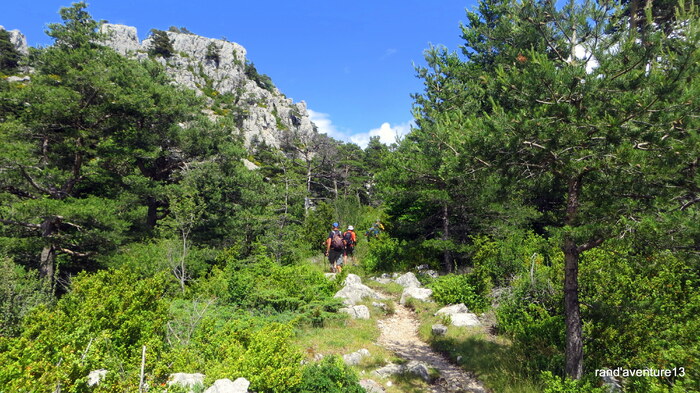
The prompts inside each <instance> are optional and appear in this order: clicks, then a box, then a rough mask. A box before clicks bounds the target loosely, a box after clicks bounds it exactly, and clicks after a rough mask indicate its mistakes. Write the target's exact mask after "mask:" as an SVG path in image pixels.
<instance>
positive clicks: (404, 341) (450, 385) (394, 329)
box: [377, 303, 488, 393]
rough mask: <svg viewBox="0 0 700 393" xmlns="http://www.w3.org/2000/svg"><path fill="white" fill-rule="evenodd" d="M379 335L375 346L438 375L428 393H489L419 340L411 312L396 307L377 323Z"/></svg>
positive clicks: (473, 379) (472, 378) (397, 305)
mask: <svg viewBox="0 0 700 393" xmlns="http://www.w3.org/2000/svg"><path fill="white" fill-rule="evenodd" d="M377 325H378V326H379V330H380V331H381V334H380V336H379V339H378V340H377V344H379V345H381V346H383V347H384V348H387V349H388V350H390V351H393V352H394V353H396V355H397V356H399V357H402V358H404V359H407V360H416V361H420V362H424V363H426V364H427V365H428V366H430V367H433V368H435V369H436V370H438V372H439V373H440V377H439V378H438V379H437V380H436V381H434V383H433V384H432V385H431V386H430V388H429V389H430V390H429V391H430V392H431V393H467V392H468V393H488V390H487V389H486V388H484V387H483V385H482V384H481V382H479V381H477V380H476V378H474V377H473V376H471V375H469V374H468V373H467V372H466V371H464V370H463V369H461V368H460V367H458V366H456V365H454V364H452V363H451V362H450V361H448V360H447V359H446V358H445V357H444V356H442V355H441V354H439V353H437V352H435V351H434V350H433V349H432V348H431V347H430V346H429V345H428V344H426V343H424V342H423V341H421V340H420V338H418V325H419V322H418V320H417V319H416V317H415V314H414V313H413V311H411V310H410V309H408V308H406V307H404V306H402V305H400V304H398V303H397V304H396V312H395V313H394V314H393V315H391V316H389V317H388V318H385V319H382V320H379V321H378V322H377Z"/></svg>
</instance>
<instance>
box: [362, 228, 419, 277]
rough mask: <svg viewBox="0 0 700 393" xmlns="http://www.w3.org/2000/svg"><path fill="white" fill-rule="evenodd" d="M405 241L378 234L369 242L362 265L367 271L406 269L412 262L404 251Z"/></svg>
mask: <svg viewBox="0 0 700 393" xmlns="http://www.w3.org/2000/svg"><path fill="white" fill-rule="evenodd" d="M406 247H407V242H406V241H405V240H398V239H395V238H393V237H389V236H380V237H378V238H375V239H374V240H372V241H371V242H369V246H368V252H367V255H366V256H365V257H364V258H363V259H362V261H361V264H362V267H363V268H364V269H365V270H366V271H368V272H394V271H402V270H406V268H407V267H408V266H410V265H411V264H412V262H413V261H412V260H411V259H410V258H409V256H408V255H410V254H409V253H408V252H407V251H406Z"/></svg>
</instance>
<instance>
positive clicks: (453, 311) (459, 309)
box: [435, 303, 469, 316]
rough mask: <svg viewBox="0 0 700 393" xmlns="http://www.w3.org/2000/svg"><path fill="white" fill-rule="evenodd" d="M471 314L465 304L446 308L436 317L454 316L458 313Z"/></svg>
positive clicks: (440, 310) (437, 313)
mask: <svg viewBox="0 0 700 393" xmlns="http://www.w3.org/2000/svg"><path fill="white" fill-rule="evenodd" d="M465 312H469V309H468V308H467V306H465V305H464V303H460V304H452V305H449V306H446V307H443V308H441V309H439V310H438V311H437V312H436V313H435V315H436V316H437V315H441V314H446V315H452V314H457V313H465Z"/></svg>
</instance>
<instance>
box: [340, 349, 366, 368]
mask: <svg viewBox="0 0 700 393" xmlns="http://www.w3.org/2000/svg"><path fill="white" fill-rule="evenodd" d="M367 356H369V351H368V350H367V349H365V348H362V349H359V350H357V351H355V352H353V353H349V354H347V355H343V361H344V362H345V364H347V365H348V366H357V365H358V364H360V362H361V361H362V359H364V358H366V357H367Z"/></svg>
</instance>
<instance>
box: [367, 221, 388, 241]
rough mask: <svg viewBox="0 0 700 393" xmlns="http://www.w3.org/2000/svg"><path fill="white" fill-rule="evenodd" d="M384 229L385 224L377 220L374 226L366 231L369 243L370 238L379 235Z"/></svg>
mask: <svg viewBox="0 0 700 393" xmlns="http://www.w3.org/2000/svg"><path fill="white" fill-rule="evenodd" d="M383 230H384V225H382V223H381V222H380V221H379V220H377V221H376V222H375V223H374V224H372V226H371V227H370V228H369V229H368V230H367V231H366V232H365V236H367V242H368V243H369V242H370V240H372V239H374V238H378V237H379V233H380V232H381V231H383Z"/></svg>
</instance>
